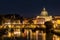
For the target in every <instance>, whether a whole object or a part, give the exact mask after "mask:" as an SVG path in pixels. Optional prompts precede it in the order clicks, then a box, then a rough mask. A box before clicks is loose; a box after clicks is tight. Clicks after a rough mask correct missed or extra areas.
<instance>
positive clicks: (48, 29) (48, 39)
mask: <svg viewBox="0 0 60 40" xmlns="http://www.w3.org/2000/svg"><path fill="white" fill-rule="evenodd" d="M44 24H45V26H46V40H53V34H52V33H51V29H52V27H53V23H52V22H51V21H47V22H45V23H44Z"/></svg>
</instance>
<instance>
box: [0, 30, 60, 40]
mask: <svg viewBox="0 0 60 40" xmlns="http://www.w3.org/2000/svg"><path fill="white" fill-rule="evenodd" d="M17 35H18V34H17ZM22 35H23V37H20V36H22ZM46 35H48V34H47V33H44V32H43V31H39V30H37V31H35V32H32V30H26V31H25V32H24V33H22V32H21V33H20V36H19V37H11V38H9V37H3V38H2V39H1V40H46V39H47V38H48V40H49V39H51V38H50V36H51V35H49V36H48V37H46ZM52 40H60V36H57V35H55V34H53V35H52Z"/></svg>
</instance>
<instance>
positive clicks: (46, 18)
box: [36, 8, 52, 24]
mask: <svg viewBox="0 0 60 40" xmlns="http://www.w3.org/2000/svg"><path fill="white" fill-rule="evenodd" d="M36 19H37V21H38V23H39V20H40V23H41V24H44V22H45V21H50V20H52V16H48V12H47V11H46V9H45V8H43V10H42V11H41V15H40V16H37V17H36ZM40 23H39V24H40Z"/></svg>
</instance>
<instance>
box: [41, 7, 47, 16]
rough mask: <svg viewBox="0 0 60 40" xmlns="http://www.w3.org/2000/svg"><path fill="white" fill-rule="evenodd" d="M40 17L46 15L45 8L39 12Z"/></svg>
mask: <svg viewBox="0 0 60 40" xmlns="http://www.w3.org/2000/svg"><path fill="white" fill-rule="evenodd" d="M41 15H42V16H47V15H48V12H47V11H46V9H45V8H43V10H42V11H41Z"/></svg>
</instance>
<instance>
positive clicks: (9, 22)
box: [0, 8, 60, 28]
mask: <svg viewBox="0 0 60 40" xmlns="http://www.w3.org/2000/svg"><path fill="white" fill-rule="evenodd" d="M46 21H52V22H53V23H54V28H56V27H57V26H60V16H51V15H48V12H47V11H46V9H45V8H43V10H42V11H41V13H40V15H38V16H36V17H34V18H30V19H29V18H22V17H21V18H20V17H19V16H18V15H14V14H13V15H6V16H2V17H0V24H1V25H0V26H1V27H6V26H9V27H15V26H17V27H20V26H21V27H27V26H28V27H33V28H34V27H36V26H38V25H39V26H38V27H41V25H42V27H45V26H44V23H45V22H46Z"/></svg>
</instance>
